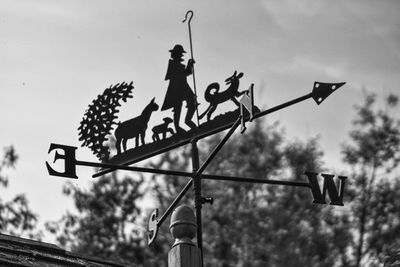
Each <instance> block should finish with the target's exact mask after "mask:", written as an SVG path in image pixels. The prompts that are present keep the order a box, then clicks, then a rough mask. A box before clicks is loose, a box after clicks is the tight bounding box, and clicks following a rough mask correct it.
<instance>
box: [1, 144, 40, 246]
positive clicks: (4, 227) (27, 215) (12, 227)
mask: <svg viewBox="0 0 400 267" xmlns="http://www.w3.org/2000/svg"><path fill="white" fill-rule="evenodd" d="M17 161H18V155H17V154H16V152H15V149H14V147H13V146H9V147H6V148H5V149H4V155H3V159H2V160H1V162H0V187H3V190H6V188H7V187H8V183H9V179H8V177H7V175H6V174H4V172H5V170H6V169H9V168H14V167H15V165H16V163H17ZM36 225H37V215H36V214H34V213H33V212H32V211H31V209H30V208H29V205H28V200H27V198H26V196H25V195H24V194H18V195H16V196H15V197H13V198H12V199H11V200H10V201H5V200H4V199H2V198H0V232H1V233H5V234H10V235H16V236H26V237H29V238H35V239H40V237H41V235H40V231H37V230H36Z"/></svg>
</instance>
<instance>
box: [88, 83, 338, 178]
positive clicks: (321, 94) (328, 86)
mask: <svg viewBox="0 0 400 267" xmlns="http://www.w3.org/2000/svg"><path fill="white" fill-rule="evenodd" d="M344 84H345V82H341V83H322V82H314V87H313V90H312V92H311V93H309V94H306V95H304V96H301V97H298V98H296V99H293V100H290V101H288V102H285V103H283V104H280V105H277V106H275V107H272V108H269V109H267V110H264V111H262V112H258V113H255V114H254V115H253V119H257V118H260V117H263V116H265V115H267V114H270V113H273V112H275V111H278V110H281V109H284V108H286V107H289V106H292V105H294V104H297V103H299V102H302V101H304V100H307V99H309V98H313V99H314V100H315V102H316V103H317V104H318V105H320V104H321V103H322V102H323V101H324V100H325V99H326V98H327V97H328V96H329V95H330V94H332V93H333V92H334V91H337V90H338V89H339V88H340V87H342V86H343V85H344ZM244 119H245V121H249V119H250V118H249V116H247V117H245V118H244ZM234 123H235V122H233V121H231V122H228V123H226V124H224V125H221V126H220V127H217V128H215V129H202V127H201V125H200V127H199V128H198V132H196V133H195V134H194V135H191V136H188V137H187V138H184V139H182V140H180V141H178V142H176V143H172V144H170V145H167V146H166V147H164V148H162V149H157V150H153V151H150V152H147V153H146V152H144V151H139V152H138V153H136V154H135V155H132V154H130V153H129V152H125V154H126V157H124V158H120V159H117V160H115V161H113V160H111V163H116V164H118V165H131V164H134V163H137V162H139V161H142V160H145V159H148V158H151V157H153V156H156V155H158V154H161V153H164V152H167V151H169V150H172V149H174V148H177V147H180V146H183V145H187V144H189V143H190V142H191V141H192V140H200V139H202V138H205V137H207V136H210V135H213V134H216V133H219V132H222V131H224V130H227V129H229V128H231V127H232V126H233V125H234ZM139 149H140V148H139ZM116 169H117V168H107V169H105V170H101V171H99V172H98V173H95V174H94V175H93V178H95V177H99V176H102V175H104V174H107V173H109V172H112V171H115V170H116Z"/></svg>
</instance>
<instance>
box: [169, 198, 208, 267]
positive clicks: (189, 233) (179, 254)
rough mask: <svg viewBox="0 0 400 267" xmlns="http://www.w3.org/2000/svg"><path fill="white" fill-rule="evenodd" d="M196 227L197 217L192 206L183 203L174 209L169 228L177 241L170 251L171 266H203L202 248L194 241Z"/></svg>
mask: <svg viewBox="0 0 400 267" xmlns="http://www.w3.org/2000/svg"><path fill="white" fill-rule="evenodd" d="M196 228H197V225H196V218H195V215H194V212H193V209H192V208H191V207H189V206H187V205H181V206H179V207H177V208H176V209H175V210H174V212H173V213H172V215H171V224H170V226H169V229H170V231H171V234H172V236H173V237H174V238H175V243H174V245H173V246H172V249H171V250H170V251H169V253H168V266H169V267H202V258H201V249H200V248H198V247H196V246H195V244H193V242H192V239H193V237H194V236H195V235H196Z"/></svg>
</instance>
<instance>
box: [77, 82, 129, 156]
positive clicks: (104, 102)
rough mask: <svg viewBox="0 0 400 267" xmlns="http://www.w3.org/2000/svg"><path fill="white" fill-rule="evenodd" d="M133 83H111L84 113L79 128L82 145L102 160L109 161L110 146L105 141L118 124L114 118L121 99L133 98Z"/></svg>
mask: <svg viewBox="0 0 400 267" xmlns="http://www.w3.org/2000/svg"><path fill="white" fill-rule="evenodd" d="M132 84H133V82H130V83H129V84H128V83H126V82H123V83H121V84H119V83H118V84H116V85H114V86H112V85H110V87H109V88H107V89H105V90H104V92H103V94H101V95H98V96H97V99H95V100H93V102H92V104H90V105H89V109H88V110H87V111H86V113H85V114H84V115H83V118H82V121H81V123H80V126H79V128H78V130H79V141H82V145H81V146H82V147H83V146H87V147H89V148H90V149H91V150H92V152H93V154H95V155H96V156H97V157H98V158H99V159H100V160H101V161H107V160H108V159H109V157H110V151H109V148H108V146H107V145H104V143H105V142H106V141H108V138H107V136H108V135H110V134H111V130H113V128H114V125H116V124H117V123H116V122H115V121H114V120H115V119H117V116H116V114H117V113H118V112H119V109H118V107H119V106H121V104H120V100H122V101H123V102H126V100H127V99H128V98H132V90H133V88H134V87H133V85H132Z"/></svg>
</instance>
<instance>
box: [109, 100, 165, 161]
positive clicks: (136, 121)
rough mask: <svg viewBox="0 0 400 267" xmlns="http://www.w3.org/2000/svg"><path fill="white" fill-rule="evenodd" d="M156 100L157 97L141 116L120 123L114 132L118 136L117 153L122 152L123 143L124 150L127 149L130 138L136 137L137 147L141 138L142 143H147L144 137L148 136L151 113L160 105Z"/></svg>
mask: <svg viewBox="0 0 400 267" xmlns="http://www.w3.org/2000/svg"><path fill="white" fill-rule="evenodd" d="M154 100H155V98H153V99H152V100H151V101H150V103H149V104H148V105H147V106H146V107H145V108H144V110H143V111H142V113H141V114H140V115H139V116H137V117H135V118H133V119H130V120H127V121H124V122H122V123H119V124H118V127H117V129H115V133H114V134H115V138H116V144H115V146H116V148H117V154H120V153H121V143H122V147H123V149H124V151H126V142H127V141H128V139H132V138H136V140H135V141H136V143H135V144H136V145H135V147H138V146H139V138H140V140H141V141H142V145H144V144H145V140H144V138H145V136H146V130H147V124H148V122H149V120H150V116H151V113H153V111H156V110H158V105H157V104H156V103H155V102H154Z"/></svg>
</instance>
